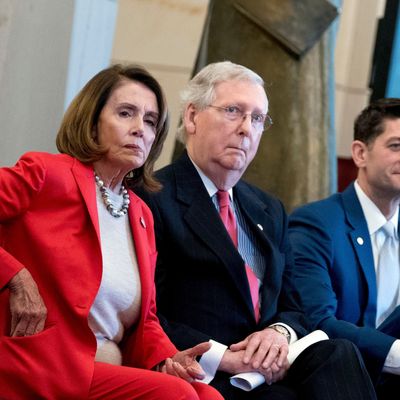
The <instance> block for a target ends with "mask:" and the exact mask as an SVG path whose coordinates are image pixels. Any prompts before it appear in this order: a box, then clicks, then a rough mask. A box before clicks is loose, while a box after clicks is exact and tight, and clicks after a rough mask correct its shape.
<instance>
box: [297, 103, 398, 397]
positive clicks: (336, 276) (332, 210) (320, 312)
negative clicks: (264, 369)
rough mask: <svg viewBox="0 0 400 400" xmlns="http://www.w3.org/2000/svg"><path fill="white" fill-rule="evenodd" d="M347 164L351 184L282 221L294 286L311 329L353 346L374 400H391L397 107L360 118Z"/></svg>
mask: <svg viewBox="0 0 400 400" xmlns="http://www.w3.org/2000/svg"><path fill="white" fill-rule="evenodd" d="M352 156H353V160H354V162H355V164H356V166H357V167H358V174H357V180H356V181H355V182H354V183H352V184H351V185H350V186H349V187H348V188H347V189H346V190H345V191H344V192H343V193H337V194H335V195H333V196H331V197H329V198H327V199H325V200H322V201H318V202H315V203H311V204H309V205H306V206H303V207H301V208H299V209H298V210H296V211H295V212H294V213H293V214H292V215H291V217H290V225H289V232H290V240H291V243H292V246H293V252H294V256H295V264H296V268H295V280H294V284H295V285H296V287H297V288H298V289H299V290H300V294H301V300H302V305H303V309H304V311H305V313H306V314H307V316H308V317H309V320H310V322H311V323H312V328H313V329H316V328H318V329H322V330H324V331H325V332H326V333H327V334H328V335H329V336H330V337H332V338H346V339H349V340H351V341H353V342H354V343H355V344H356V345H357V346H358V347H359V349H360V351H361V353H362V355H363V356H364V360H365V362H366V366H367V368H368V369H369V372H370V374H371V377H372V378H373V381H374V382H375V383H376V385H377V393H378V398H380V399H389V398H390V399H392V398H393V396H392V395H391V394H390V390H393V389H397V392H398V390H399V389H400V377H399V375H400V340H398V339H399V338H400V308H399V307H397V306H398V305H399V294H400V293H399V287H400V264H399V239H398V220H399V201H400V99H381V100H379V101H377V102H375V103H372V104H371V105H369V106H368V107H367V108H366V109H364V110H363V111H362V112H361V114H360V115H359V116H358V117H357V119H356V121H355V124H354V141H353V144H352ZM388 228H391V233H392V236H389V235H388V234H387V233H386V232H387V231H390V229H388ZM396 307H397V308H396Z"/></svg>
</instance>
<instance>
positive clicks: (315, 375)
mask: <svg viewBox="0 0 400 400" xmlns="http://www.w3.org/2000/svg"><path fill="white" fill-rule="evenodd" d="M182 97H183V99H182V100H183V114H182V120H183V131H184V137H185V142H186V151H185V153H184V154H183V155H182V157H181V158H180V159H179V160H177V161H176V162H174V163H173V164H171V165H170V166H168V167H166V168H164V169H162V170H161V171H159V173H158V174H157V178H158V179H159V180H160V182H161V183H162V185H163V189H162V190H161V192H159V193H157V194H151V195H149V194H146V193H142V194H141V195H142V196H143V198H144V199H145V200H146V201H147V202H148V204H149V206H150V207H151V209H152V211H153V214H154V221H155V231H156V241H157V249H158V261H157V269H156V283H157V293H158V308H159V312H160V315H159V316H160V319H161V324H162V325H163V327H164V329H165V330H166V332H167V334H168V335H169V337H170V338H171V339H172V341H173V342H174V343H175V345H176V346H177V347H178V348H186V347H188V346H193V345H195V344H197V343H200V342H202V341H204V340H210V339H211V340H212V348H211V350H210V351H209V352H207V353H206V354H205V356H203V357H202V358H201V360H200V363H201V365H202V366H203V368H205V370H206V372H208V374H209V381H211V385H213V386H214V387H216V388H217V389H219V390H220V392H221V393H222V394H223V396H224V397H225V398H226V399H228V400H229V399H242V398H246V399H247V398H251V399H268V400H273V399H307V400H313V399H321V400H322V399H324V400H325V399H341V400H344V399H353V400H354V399H360V400H361V399H362V400H365V399H372V398H375V393H374V390H373V387H372V383H371V381H370V379H369V377H368V373H367V371H366V369H365V367H364V365H363V362H362V359H361V356H360V355H359V353H358V352H357V350H356V347H355V346H354V345H353V344H351V343H350V342H349V341H343V340H338V341H331V340H325V341H322V342H319V343H316V344H314V345H312V346H310V347H309V348H308V349H307V350H305V351H304V352H303V353H302V354H301V355H300V356H299V357H298V358H297V359H296V361H295V362H294V363H293V364H292V366H290V368H289V364H288V360H287V354H288V343H291V342H294V341H296V339H297V338H299V337H302V336H304V335H306V334H307V333H308V332H309V330H308V327H307V326H306V324H305V322H304V315H303V314H302V313H301V312H300V311H299V309H298V305H297V302H296V293H295V290H294V288H293V287H291V286H290V283H289V282H290V280H289V277H290V275H291V273H292V267H293V265H292V255H291V252H290V249H289V243H288V237H287V219H286V214H285V212H284V209H283V207H282V204H281V203H280V202H279V201H278V200H277V199H275V198H274V197H272V196H270V195H267V194H265V193H263V192H262V191H261V190H259V189H257V188H255V187H253V186H251V185H249V184H247V183H245V182H243V181H241V180H240V178H241V176H242V174H243V173H244V171H245V170H246V168H247V166H248V165H249V163H250V162H251V161H252V159H253V157H254V156H255V154H256V152H257V148H258V145H259V142H260V139H261V136H262V133H263V131H264V129H266V128H268V127H269V125H271V123H272V121H271V119H270V117H269V116H268V114H267V112H268V99H267V96H266V94H265V91H264V87H263V80H262V79H261V78H260V77H259V76H258V75H257V74H255V73H254V72H253V71H251V70H249V69H247V68H245V67H243V66H240V65H236V64H232V63H230V62H219V63H215V64H210V65H209V66H207V67H205V68H204V69H203V70H201V71H200V72H199V73H198V74H197V75H196V76H195V77H194V78H193V79H192V80H191V81H190V82H189V84H188V87H187V89H186V90H185V91H184V93H183V95H182ZM247 371H258V372H260V373H261V374H262V375H264V377H265V380H266V383H264V384H262V385H260V386H258V387H257V388H256V389H254V390H253V391H252V392H250V394H249V393H247V392H245V391H242V390H240V389H238V388H236V387H234V386H232V385H231V384H230V381H229V378H230V377H231V376H232V375H234V374H237V373H240V372H247Z"/></svg>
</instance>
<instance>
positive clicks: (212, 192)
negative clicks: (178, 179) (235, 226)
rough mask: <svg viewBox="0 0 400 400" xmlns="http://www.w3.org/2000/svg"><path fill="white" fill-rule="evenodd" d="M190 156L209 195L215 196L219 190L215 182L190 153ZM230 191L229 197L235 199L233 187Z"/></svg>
mask: <svg viewBox="0 0 400 400" xmlns="http://www.w3.org/2000/svg"><path fill="white" fill-rule="evenodd" d="M188 157H189V159H190V161H191V162H192V164H193V166H194V167H195V168H196V171H197V172H198V174H199V175H200V178H201V180H202V182H203V184H204V186H205V188H206V190H207V192H208V195H209V196H210V197H213V196H214V195H215V194H216V193H217V192H218V188H217V187H216V186H215V185H214V182H213V181H212V180H211V179H210V178H209V177H208V176H207V175H206V174H205V173H204V172H203V171H202V170H201V169H200V167H198V166H197V165H196V163H195V162H194V161H193V160H192V159H191V158H190V156H189V154H188ZM228 193H229V197H230V199H231V201H233V191H232V188H230V189H229V190H228Z"/></svg>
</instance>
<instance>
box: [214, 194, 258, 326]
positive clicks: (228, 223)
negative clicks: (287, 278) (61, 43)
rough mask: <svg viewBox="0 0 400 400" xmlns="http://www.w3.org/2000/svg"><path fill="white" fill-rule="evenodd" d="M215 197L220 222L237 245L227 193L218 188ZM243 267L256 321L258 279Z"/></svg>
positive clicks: (234, 224) (233, 219) (233, 218)
mask: <svg viewBox="0 0 400 400" xmlns="http://www.w3.org/2000/svg"><path fill="white" fill-rule="evenodd" d="M217 199H218V204H219V215H220V217H221V219H222V222H223V223H224V225H225V228H226V230H227V231H228V233H229V236H230V237H231V239H232V241H233V243H234V244H235V246H236V247H237V246H238V239H237V227H236V218H235V214H234V213H233V211H232V208H231V205H230V202H229V193H228V192H226V191H223V190H218V192H217ZM245 267H246V275H247V279H248V281H249V287H250V294H251V300H252V302H253V308H254V315H255V317H256V321H257V322H258V320H259V319H260V306H259V295H258V288H259V286H258V279H257V277H256V275H255V273H254V272H253V270H252V269H251V268H250V267H249V266H248V265H247V264H245Z"/></svg>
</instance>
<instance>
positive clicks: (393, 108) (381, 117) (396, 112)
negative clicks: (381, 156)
mask: <svg viewBox="0 0 400 400" xmlns="http://www.w3.org/2000/svg"><path fill="white" fill-rule="evenodd" d="M397 118H400V99H398V98H387V99H379V100H376V101H375V102H373V103H371V104H370V105H369V106H368V107H366V108H365V109H364V110H363V111H361V113H360V115H359V116H358V117H357V118H356V120H355V122H354V140H360V141H361V142H363V143H365V144H367V145H368V144H371V143H372V142H373V141H374V140H375V138H376V137H377V136H379V135H380V134H381V133H383V132H384V130H385V125H384V121H385V120H386V119H397Z"/></svg>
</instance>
